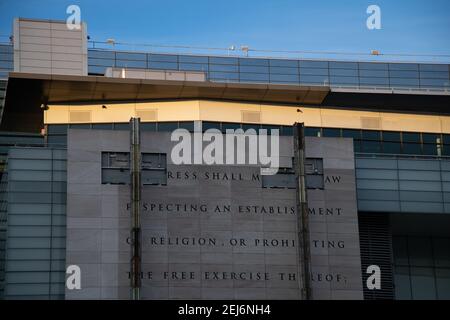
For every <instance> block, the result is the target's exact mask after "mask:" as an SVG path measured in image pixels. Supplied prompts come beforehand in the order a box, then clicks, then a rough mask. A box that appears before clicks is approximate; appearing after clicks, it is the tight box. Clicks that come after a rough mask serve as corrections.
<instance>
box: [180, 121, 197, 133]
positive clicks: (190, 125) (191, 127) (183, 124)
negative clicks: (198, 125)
mask: <svg viewBox="0 0 450 320" xmlns="http://www.w3.org/2000/svg"><path fill="white" fill-rule="evenodd" d="M179 128H183V129H186V130H188V131H189V132H194V121H183V122H180V123H179Z"/></svg>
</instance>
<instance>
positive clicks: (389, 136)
mask: <svg viewBox="0 0 450 320" xmlns="http://www.w3.org/2000/svg"><path fill="white" fill-rule="evenodd" d="M382 135H383V141H395V142H400V132H395V131H383V132H382Z"/></svg>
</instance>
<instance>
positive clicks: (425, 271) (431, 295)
mask: <svg viewBox="0 0 450 320" xmlns="http://www.w3.org/2000/svg"><path fill="white" fill-rule="evenodd" d="M410 272H411V290H412V298H413V299H415V300H422V299H427V300H428V299H436V287H435V278H434V274H433V269H432V268H423V267H412V268H411V269H410Z"/></svg>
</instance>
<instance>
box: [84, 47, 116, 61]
mask: <svg viewBox="0 0 450 320" xmlns="http://www.w3.org/2000/svg"><path fill="white" fill-rule="evenodd" d="M115 56H116V52H115V51H108V50H92V49H91V50H89V51H88V57H89V58H100V59H114V58H115Z"/></svg>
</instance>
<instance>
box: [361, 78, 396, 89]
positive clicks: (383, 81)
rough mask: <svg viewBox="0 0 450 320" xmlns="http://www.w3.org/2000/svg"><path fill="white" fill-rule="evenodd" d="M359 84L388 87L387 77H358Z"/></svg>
mask: <svg viewBox="0 0 450 320" xmlns="http://www.w3.org/2000/svg"><path fill="white" fill-rule="evenodd" d="M359 85H360V86H377V87H389V79H388V78H362V77H361V78H359Z"/></svg>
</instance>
